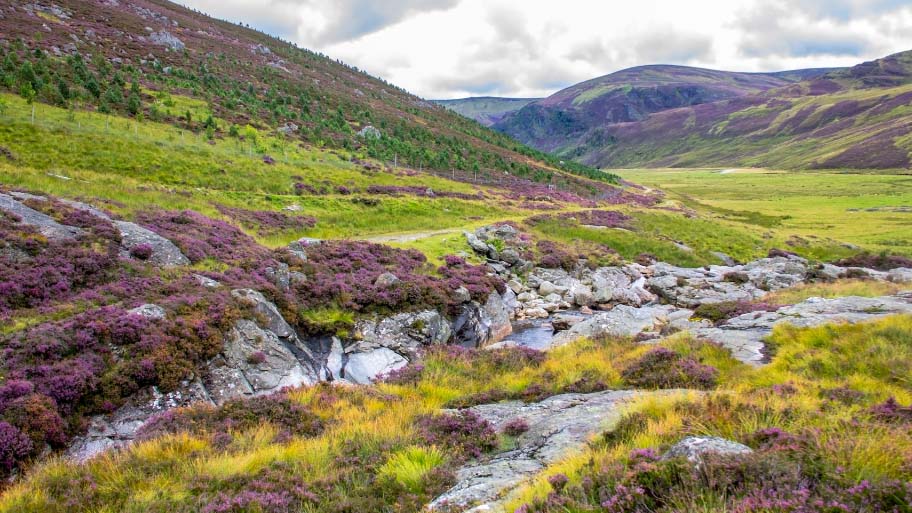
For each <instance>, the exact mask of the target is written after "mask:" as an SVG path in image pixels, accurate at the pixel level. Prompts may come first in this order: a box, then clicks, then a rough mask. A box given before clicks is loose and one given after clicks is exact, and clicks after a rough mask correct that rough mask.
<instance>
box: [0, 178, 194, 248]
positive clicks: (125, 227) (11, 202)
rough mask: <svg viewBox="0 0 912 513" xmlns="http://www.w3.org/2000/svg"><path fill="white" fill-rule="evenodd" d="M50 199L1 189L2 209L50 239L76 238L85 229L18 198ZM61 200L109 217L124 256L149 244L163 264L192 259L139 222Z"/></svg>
mask: <svg viewBox="0 0 912 513" xmlns="http://www.w3.org/2000/svg"><path fill="white" fill-rule="evenodd" d="M28 199H31V200H36V201H48V199H47V198H45V197H44V196H37V195H34V194H28V193H24V192H13V193H10V195H6V194H2V193H0V210H4V211H6V212H9V213H12V214H14V215H16V216H17V217H19V218H21V222H22V223H25V224H28V225H31V226H34V227H36V228H38V230H39V231H40V232H41V234H42V235H44V236H45V237H47V238H49V239H73V238H75V237H77V236H79V235H81V234H82V233H83V230H81V229H80V228H77V227H75V226H67V225H63V224H60V223H58V222H57V221H55V220H54V219H53V218H51V217H50V216H48V215H46V214H43V213H41V212H38V211H37V210H34V209H32V208H29V207H27V206H25V205H23V204H22V203H19V201H17V200H28ZM58 201H60V202H61V203H63V204H64V205H67V206H69V207H70V208H73V209H76V210H81V211H83V212H87V213H89V214H91V215H93V216H95V217H97V218H99V219H103V220H105V221H109V222H111V223H113V224H114V226H115V227H116V228H117V229H118V231H119V232H120V237H121V246H122V248H123V252H122V256H125V257H126V256H129V255H130V251H131V250H132V249H133V248H135V247H136V246H140V245H148V246H149V248H150V249H151V250H152V253H151V256H150V257H149V258H148V259H147V260H148V261H149V262H151V263H153V264H156V265H161V266H179V265H189V264H190V260H189V259H187V257H186V256H184V254H183V253H181V250H180V249H178V247H177V246H175V245H174V243H173V242H171V241H170V240H168V239H166V238H164V237H162V236H161V235H158V234H157V233H155V232H153V231H151V230H148V229H146V228H143V227H142V226H139V225H138V224H136V223H131V222H128V221H116V220H113V219H111V216H109V215H108V214H106V213H105V212H103V211H101V210H100V209H98V208H95V207H93V206H92V205H89V204H86V203H83V202H81V201H74V200H70V199H66V198H59V199H58Z"/></svg>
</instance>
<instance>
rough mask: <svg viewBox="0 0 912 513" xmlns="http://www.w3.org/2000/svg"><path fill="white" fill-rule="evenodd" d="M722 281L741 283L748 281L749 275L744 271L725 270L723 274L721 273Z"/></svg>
mask: <svg viewBox="0 0 912 513" xmlns="http://www.w3.org/2000/svg"><path fill="white" fill-rule="evenodd" d="M722 281H727V282H729V283H735V284H738V285H743V284H745V283H747V282H749V281H750V276H748V275H747V273H745V272H741V271H732V272H727V273H725V274H724V275H722Z"/></svg>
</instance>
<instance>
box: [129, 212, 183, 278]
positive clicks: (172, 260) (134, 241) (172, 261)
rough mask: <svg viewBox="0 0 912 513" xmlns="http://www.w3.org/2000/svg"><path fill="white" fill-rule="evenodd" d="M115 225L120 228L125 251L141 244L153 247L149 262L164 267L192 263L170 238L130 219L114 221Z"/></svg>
mask: <svg viewBox="0 0 912 513" xmlns="http://www.w3.org/2000/svg"><path fill="white" fill-rule="evenodd" d="M114 226H116V227H117V229H118V230H120V237H121V245H122V246H123V248H124V253H126V254H129V252H130V250H132V249H133V248H135V247H136V246H139V245H141V244H146V245H148V246H149V247H151V248H152V256H151V257H149V262H152V263H153V264H156V265H161V266H164V267H172V266H183V265H190V260H189V259H188V258H187V257H186V256H184V254H183V253H181V250H180V249H179V248H178V247H177V246H175V245H174V243H173V242H171V241H170V240H168V239H166V238H164V237H162V236H161V235H159V234H157V233H155V232H153V231H152V230H149V229H146V228H143V227H142V226H139V225H138V224H136V223H131V222H129V221H114Z"/></svg>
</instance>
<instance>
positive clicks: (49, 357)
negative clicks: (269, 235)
mask: <svg viewBox="0 0 912 513" xmlns="http://www.w3.org/2000/svg"><path fill="white" fill-rule="evenodd" d="M173 286H176V287H179V284H175V285H173ZM147 292H149V291H147ZM163 292H169V291H167V290H164V291H163ZM170 292H175V293H174V294H169V296H168V297H167V298H164V299H163V300H162V302H161V304H162V305H163V306H164V307H165V308H166V309H167V311H169V312H170V313H169V315H168V316H167V317H166V318H165V319H149V318H146V317H143V316H140V315H137V314H131V313H129V312H128V311H127V310H125V309H123V308H121V307H116V306H107V307H102V308H98V309H94V310H90V311H87V312H85V313H82V314H78V315H75V316H73V317H71V318H69V319H66V320H63V321H57V322H47V323H44V324H40V325H37V326H34V327H32V328H28V329H25V330H23V331H20V332H15V333H13V334H11V335H8V336H5V337H3V338H2V339H0V356H2V363H0V370H2V375H3V380H2V381H0V419H3V420H5V421H6V422H8V423H9V424H10V425H12V426H14V427H15V428H16V429H18V430H19V431H20V432H22V433H24V434H25V435H27V436H28V438H29V439H30V440H31V442H32V445H31V447H32V450H31V451H30V452H29V454H28V455H27V456H29V457H31V456H36V455H37V454H38V453H40V452H41V451H42V450H43V449H44V447H46V446H48V445H49V446H50V447H52V448H60V447H63V446H64V445H65V444H66V442H67V441H68V440H69V438H70V437H71V436H73V435H75V434H78V433H81V432H82V431H83V430H84V429H85V425H84V422H83V418H84V417H85V416H87V415H91V414H95V413H107V412H110V411H113V409H115V408H116V407H118V406H119V405H121V404H123V402H124V401H125V400H126V399H127V398H128V397H130V396H131V395H132V394H134V393H136V392H137V391H139V390H140V389H142V388H144V387H149V386H157V387H158V388H159V389H160V390H161V391H163V392H167V391H170V390H173V389H175V388H176V387H177V386H178V384H179V382H180V381H181V380H182V379H184V378H185V377H186V376H189V375H191V374H193V373H194V372H198V370H199V369H198V366H199V365H200V364H201V363H203V362H205V361H206V360H208V359H210V358H212V357H213V356H215V355H216V354H218V353H219V352H220V351H221V350H222V340H223V334H224V333H225V332H226V331H227V330H228V329H229V328H230V326H231V325H232V324H233V322H234V320H235V319H237V318H238V317H239V315H240V312H239V311H238V309H237V307H236V306H235V305H234V302H233V300H232V299H231V298H230V296H229V295H228V294H227V292H206V293H198V294H177V293H176V291H170Z"/></svg>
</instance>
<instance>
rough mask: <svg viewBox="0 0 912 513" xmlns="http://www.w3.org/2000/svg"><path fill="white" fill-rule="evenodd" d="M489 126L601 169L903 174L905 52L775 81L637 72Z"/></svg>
mask: <svg viewBox="0 0 912 513" xmlns="http://www.w3.org/2000/svg"><path fill="white" fill-rule="evenodd" d="M493 127H494V128H495V129H497V130H499V131H502V132H504V133H506V134H508V135H510V136H512V137H514V138H516V139H517V140H519V141H522V142H524V143H526V144H530V145H532V146H535V147H536V148H539V149H541V150H544V151H548V152H552V153H554V154H556V155H558V156H561V157H563V158H567V159H574V160H576V161H578V162H581V163H585V164H588V165H592V166H599V167H604V168H611V167H688V166H769V167H780V168H786V169H807V168H827V169H832V168H855V169H893V168H909V167H910V158H909V154H910V152H912V137H910V134H912V51H910V52H902V53H898V54H895V55H890V56H887V57H884V58H882V59H877V60H874V61H871V62H865V63H862V64H859V65H857V66H853V67H851V68H837V69H808V70H793V71H783V72H776V73H730V72H724V71H713V70H704V69H697V68H688V67H683V66H641V67H637V68H631V69H628V70H623V71H619V72H617V73H613V74H611V75H607V76H605V77H600V78H597V79H594V80H590V81H587V82H583V83H581V84H577V85H575V86H572V87H569V88H567V89H564V90H562V91H559V92H558V93H555V94H554V95H552V96H550V97H548V98H545V99H542V100H539V101H536V102H532V103H530V104H528V105H526V106H525V107H523V108H522V109H519V110H517V111H515V112H513V113H510V114H507V115H506V116H504V118H503V119H501V120H500V121H499V122H497V123H495V124H494V125H493Z"/></svg>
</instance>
